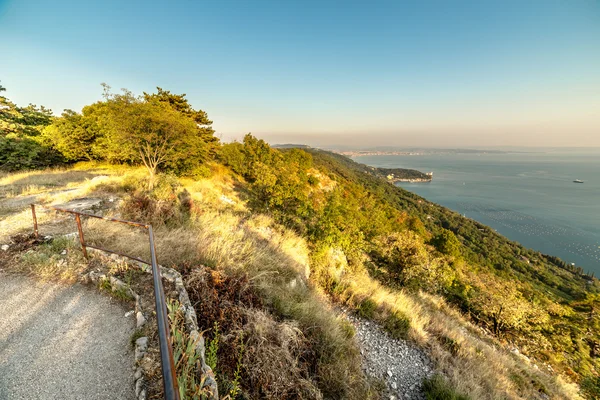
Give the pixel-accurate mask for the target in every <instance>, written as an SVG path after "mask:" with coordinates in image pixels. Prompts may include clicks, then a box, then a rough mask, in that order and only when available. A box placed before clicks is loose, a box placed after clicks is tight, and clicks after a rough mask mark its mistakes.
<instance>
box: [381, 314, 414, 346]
mask: <svg viewBox="0 0 600 400" xmlns="http://www.w3.org/2000/svg"><path fill="white" fill-rule="evenodd" d="M383 326H384V327H385V329H386V330H387V331H388V332H390V333H391V334H392V336H393V337H396V338H400V339H406V338H407V337H408V332H409V330H410V321H409V319H408V318H407V317H406V316H405V315H404V314H403V313H401V312H400V311H396V312H393V313H391V314H389V315H388V316H387V318H386V319H385V321H384V323H383Z"/></svg>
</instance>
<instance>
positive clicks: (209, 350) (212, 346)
mask: <svg viewBox="0 0 600 400" xmlns="http://www.w3.org/2000/svg"><path fill="white" fill-rule="evenodd" d="M219 336H220V333H219V323H218V322H216V321H215V324H214V326H213V337H212V339H211V340H209V341H208V346H207V347H206V364H207V365H208V366H209V367H210V368H211V369H212V370H213V371H217V353H218V352H219Z"/></svg>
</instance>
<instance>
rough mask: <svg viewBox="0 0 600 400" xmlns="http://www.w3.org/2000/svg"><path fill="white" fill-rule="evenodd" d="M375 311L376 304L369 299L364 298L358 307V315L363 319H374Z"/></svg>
mask: <svg viewBox="0 0 600 400" xmlns="http://www.w3.org/2000/svg"><path fill="white" fill-rule="evenodd" d="M376 310H377V303H375V302H374V301H373V300H371V299H369V298H366V299H364V300H363V301H362V302H361V303H360V305H359V306H358V315H360V316H361V317H363V318H368V319H373V318H374V317H375V311H376Z"/></svg>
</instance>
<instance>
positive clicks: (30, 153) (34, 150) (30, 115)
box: [0, 86, 63, 171]
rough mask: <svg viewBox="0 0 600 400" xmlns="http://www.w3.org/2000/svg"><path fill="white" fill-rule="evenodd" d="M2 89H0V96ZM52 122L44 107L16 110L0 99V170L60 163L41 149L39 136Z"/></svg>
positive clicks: (53, 152) (3, 97)
mask: <svg viewBox="0 0 600 400" xmlns="http://www.w3.org/2000/svg"><path fill="white" fill-rule="evenodd" d="M4 91H6V88H4V87H3V86H0V93H1V92H4ZM51 119H52V111H51V110H49V109H47V108H45V107H43V106H42V107H39V108H38V107H37V106H35V105H32V104H30V105H28V106H27V107H19V106H18V105H16V104H15V103H13V102H12V101H10V100H9V99H8V98H6V97H5V96H0V169H4V170H9V171H16V170H19V169H31V168H42V167H47V166H49V165H53V164H56V163H59V162H62V161H63V160H62V158H61V157H60V155H59V154H58V153H57V152H55V151H53V150H52V149H50V148H48V147H47V146H45V145H44V143H43V141H42V140H41V139H40V137H39V136H40V133H41V131H42V129H44V127H45V126H47V125H48V124H49V123H50V121H51Z"/></svg>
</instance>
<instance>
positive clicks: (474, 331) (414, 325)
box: [335, 271, 581, 400]
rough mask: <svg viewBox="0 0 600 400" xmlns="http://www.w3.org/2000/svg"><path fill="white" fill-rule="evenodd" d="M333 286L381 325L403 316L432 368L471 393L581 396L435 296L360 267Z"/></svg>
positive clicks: (499, 396)
mask: <svg viewBox="0 0 600 400" xmlns="http://www.w3.org/2000/svg"><path fill="white" fill-rule="evenodd" d="M335 292H336V293H337V298H338V299H339V300H340V301H342V302H344V303H346V304H348V305H350V306H352V307H354V308H355V309H357V310H358V311H359V312H362V311H363V310H364V308H365V306H364V305H365V304H368V305H369V306H370V307H369V308H368V310H369V312H370V315H367V316H368V317H371V318H373V319H376V320H378V321H380V322H381V323H382V325H384V326H386V325H388V324H389V321H390V319H392V320H394V319H395V318H397V317H398V316H400V317H405V318H406V319H407V320H408V321H409V322H410V327H409V328H408V332H407V337H408V338H409V339H410V340H412V341H414V342H415V343H417V344H419V345H420V346H422V347H425V348H427V349H428V350H429V354H430V356H431V358H432V359H433V361H434V364H435V366H436V368H437V370H438V371H440V372H442V373H443V374H444V375H445V376H446V377H447V378H448V381H449V382H450V384H451V386H452V387H453V388H454V389H455V390H456V391H457V392H458V393H462V394H465V395H468V396H469V397H470V398H471V399H482V400H487V399H489V400H492V399H527V400H529V399H543V398H545V397H544V395H547V396H550V398H552V399H581V397H580V395H579V388H578V387H577V385H575V384H572V383H567V382H565V381H564V380H563V379H562V378H561V377H560V376H556V375H553V374H550V373H546V372H543V371H542V370H540V369H539V368H538V367H537V366H536V365H534V364H533V363H532V362H530V361H529V360H527V359H526V358H525V357H519V356H516V355H514V354H512V353H510V351H508V349H506V348H505V347H503V346H502V345H501V344H500V343H499V342H498V341H496V340H495V339H493V338H492V337H489V336H487V335H485V333H483V332H482V331H481V330H480V329H479V328H477V327H476V326H474V325H472V324H471V323H469V322H468V321H467V320H466V319H465V318H464V317H463V316H462V315H461V314H460V313H459V312H458V311H457V310H455V309H454V308H452V307H451V306H449V305H448V304H447V303H446V302H445V301H444V300H443V299H442V298H441V297H439V296H433V295H430V294H426V293H423V292H419V293H411V292H407V291H404V290H400V291H396V290H391V289H389V288H386V287H384V286H383V285H381V284H380V283H378V282H376V281H374V280H373V279H372V278H371V277H370V276H369V275H368V274H367V273H365V272H362V271H356V272H349V273H347V274H346V275H345V276H343V278H342V279H341V281H340V282H339V283H338V286H337V287H336V289H335ZM392 328H393V326H392ZM392 331H393V329H392Z"/></svg>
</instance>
